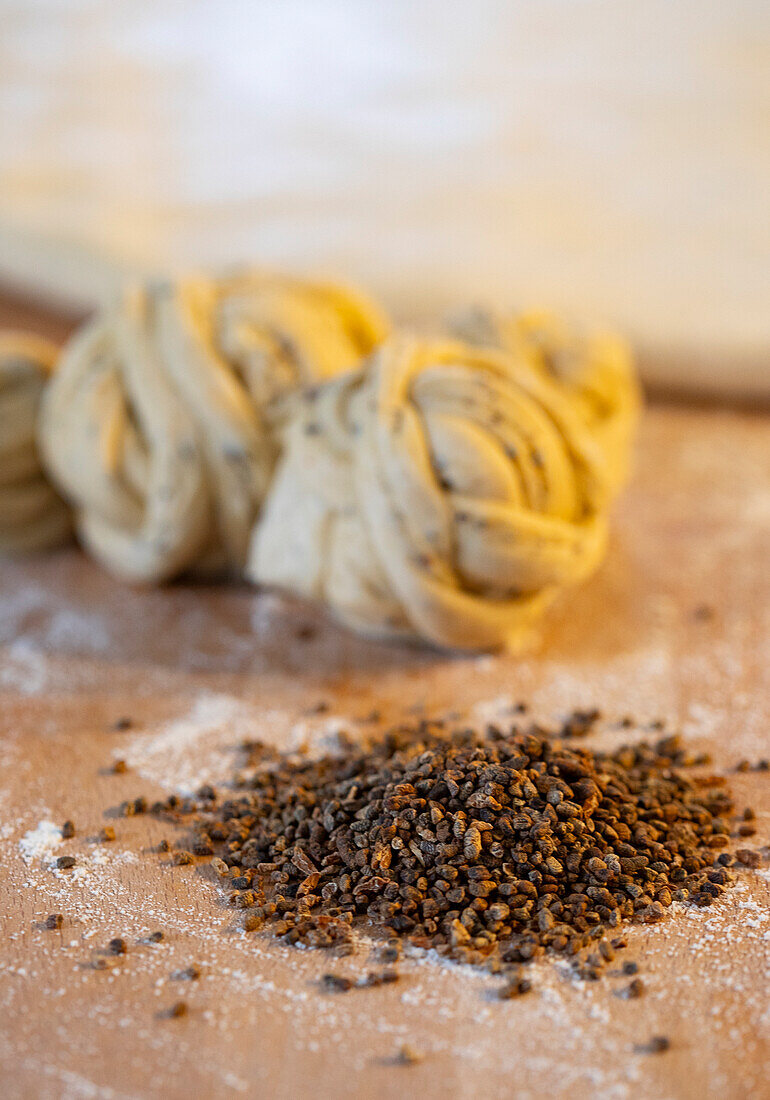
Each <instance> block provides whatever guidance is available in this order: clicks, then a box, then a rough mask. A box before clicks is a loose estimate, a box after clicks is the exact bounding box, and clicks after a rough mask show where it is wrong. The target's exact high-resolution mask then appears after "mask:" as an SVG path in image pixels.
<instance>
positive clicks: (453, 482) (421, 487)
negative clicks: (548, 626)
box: [248, 336, 629, 649]
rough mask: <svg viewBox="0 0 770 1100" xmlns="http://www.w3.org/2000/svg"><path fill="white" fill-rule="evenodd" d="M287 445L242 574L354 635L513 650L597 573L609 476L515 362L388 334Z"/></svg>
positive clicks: (569, 420)
mask: <svg viewBox="0 0 770 1100" xmlns="http://www.w3.org/2000/svg"><path fill="white" fill-rule="evenodd" d="M628 444H629V439H626V448H627V447H628ZM284 445H285V449H284V454H283V457H282V458H281V461H280V463H279V466H278V469H277V471H276V474H275V477H274V480H273V485H272V488H271V491H270V494H269V496H268V498H267V500H266V502H265V506H264V508H263V512H262V517H261V519H260V522H259V524H258V525H257V527H256V529H255V532H254V539H253V542H252V547H251V554H250V560H249V567H248V574H249V576H250V577H251V579H253V580H254V581H257V582H261V583H268V584H275V585H279V586H281V587H284V588H287V589H290V590H292V591H294V592H298V593H300V594H303V595H309V596H313V597H315V598H317V599H320V600H323V601H325V602H326V603H327V604H328V605H330V607H331V608H332V609H333V610H334V612H335V613H336V614H337V615H338V616H339V617H340V618H341V619H342V620H343V621H344V622H345V623H347V624H349V625H351V626H353V627H354V628H356V629H358V630H362V631H364V632H367V633H371V634H377V635H396V636H398V635H406V636H419V637H422V638H426V639H428V640H430V641H432V642H434V643H437V644H440V645H444V646H452V647H460V648H481V649H486V648H492V647H496V646H499V645H502V644H504V643H510V642H515V641H517V640H518V639H520V638H521V637H522V636H523V635H525V634H526V632H527V630H528V629H529V627H530V625H531V624H532V622H533V621H534V619H535V618H536V617H537V616H538V615H539V614H540V612H541V611H542V609H543V608H544V606H545V605H546V604H547V603H548V602H549V601H550V600H551V599H552V598H553V596H554V595H555V594H556V593H557V592H558V591H559V589H560V588H561V587H562V586H564V585H568V584H573V583H575V582H577V581H580V580H582V579H583V578H585V577H586V576H587V575H588V574H590V573H591V572H592V571H593V570H594V569H595V568H596V566H597V564H598V563H599V561H600V560H601V557H602V554H603V551H604V546H605V539H606V529H607V519H606V512H607V507H608V504H609V502H610V499H611V497H612V495H613V492H614V490H615V487H616V483H617V477H616V471H615V469H614V468H611V467H610V466H609V465H608V462H607V456H606V454H605V451H604V447H603V444H602V442H601V441H600V440H599V439H598V438H597V437H596V435H595V434H594V433H593V431H592V430H591V426H590V425H589V424H588V423H587V421H586V417H585V416H584V415H583V414H582V409H581V407H580V406H579V405H578V404H576V402H575V401H574V400H572V398H571V397H570V395H569V393H568V392H567V390H566V389H565V387H563V386H561V385H559V384H557V383H556V382H554V381H553V380H552V379H550V378H549V377H547V374H546V372H544V371H539V370H538V369H537V368H536V367H535V366H534V365H533V364H532V362H531V361H529V360H527V359H525V358H523V357H522V356H516V355H513V354H510V353H508V354H504V353H502V352H497V351H493V350H490V349H481V348H475V347H472V346H470V345H467V344H463V343H460V342H453V341H444V342H431V341H426V340H421V339H418V338H416V337H408V336H398V337H394V338H392V339H391V340H389V341H388V342H387V343H385V344H384V345H383V346H382V347H381V348H380V349H379V350H378V351H377V352H376V353H375V354H374V355H373V356H372V357H371V358H370V359H369V361H368V363H367V364H366V365H365V366H364V367H362V368H361V369H359V370H358V371H356V372H353V373H351V374H350V375H348V376H346V377H343V378H340V379H338V380H335V381H332V382H330V383H327V385H326V386H324V387H322V388H320V389H318V390H316V391H315V392H311V393H307V394H305V395H304V399H303V401H302V403H301V406H300V407H298V408H297V410H296V412H295V415H294V417H293V419H292V420H291V421H290V422H289V423H288V425H287V427H286V430H285V436H284Z"/></svg>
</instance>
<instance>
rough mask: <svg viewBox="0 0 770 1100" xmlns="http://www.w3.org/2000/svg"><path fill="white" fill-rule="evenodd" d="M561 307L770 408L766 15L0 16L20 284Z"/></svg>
mask: <svg viewBox="0 0 770 1100" xmlns="http://www.w3.org/2000/svg"><path fill="white" fill-rule="evenodd" d="M243 262H248V263H256V264H260V265H262V264H264V265H269V266H276V267H280V268H288V269H296V270H299V271H303V272H308V273H317V272H322V273H325V274H333V275H336V276H342V277H344V278H347V279H350V280H354V281H360V282H362V283H363V284H364V285H365V286H366V287H367V288H368V289H369V290H370V291H372V292H373V293H375V294H379V295H380V296H381V297H382V298H383V299H384V301H385V303H386V305H387V306H388V307H389V308H390V309H391V310H392V311H393V312H394V313H395V314H396V316H400V317H402V318H404V319H411V318H413V317H421V318H422V317H428V316H430V317H437V316H440V315H441V314H442V313H443V312H444V311H446V310H450V309H452V308H454V307H456V306H458V305H460V304H466V303H468V302H479V303H491V304H495V305H497V306H502V307H506V308H510V307H527V306H531V305H542V304H544V305H552V306H555V307H557V308H560V309H563V310H566V311H568V312H573V313H576V314H578V315H587V316H589V317H597V318H598V317H600V318H602V319H606V320H608V321H610V322H612V323H613V324H615V325H617V326H619V327H620V328H621V329H622V330H624V331H625V332H626V333H627V334H628V335H629V336H630V337H631V339H632V340H633V341H634V343H635V345H636V347H637V349H638V352H639V355H640V358H641V362H642V366H643V371H644V374H645V378H646V379H647V381H648V382H651V383H652V384H653V385H656V386H658V387H659V388H660V387H662V388H666V389H671V390H678V391H686V392H688V393H690V394H700V393H712V394H713V393H722V394H729V395H738V396H743V397H746V396H748V397H750V398H760V397H763V396H764V397H765V398H767V397H768V396H770V3H768V0H731V2H729V3H727V2H725V0H647V2H645V3H643V4H640V3H630V2H628V3H627V2H624V0H611V2H610V0H607V2H602V0H441V2H437V0H386V2H383V0H217V2H216V3H214V2H212V0H109V2H105V0H0V280H1V281H2V283H3V284H4V285H5V287H6V288H11V289H12V290H13V292H14V293H18V292H22V293H24V294H26V295H31V296H33V297H36V298H41V299H45V298H48V299H50V300H52V301H56V302H58V303H60V304H64V305H67V306H72V307H73V308H83V307H90V306H91V305H93V304H94V303H95V302H97V301H98V300H99V299H100V298H103V297H104V296H105V295H106V294H109V293H111V292H112V291H113V290H114V288H115V286H116V285H117V284H118V283H119V281H120V280H121V279H122V278H123V277H124V276H125V275H126V274H127V273H142V274H144V273H150V274H155V273H161V274H162V273H167V272H170V271H175V270H179V269H185V268H189V267H191V266H192V267H197V266H205V267H217V268H221V267H229V266H231V265H233V264H238V263H243Z"/></svg>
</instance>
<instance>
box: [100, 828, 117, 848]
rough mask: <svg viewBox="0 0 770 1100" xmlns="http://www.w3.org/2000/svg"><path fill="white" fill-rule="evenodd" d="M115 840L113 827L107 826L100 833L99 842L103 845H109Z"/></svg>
mask: <svg viewBox="0 0 770 1100" xmlns="http://www.w3.org/2000/svg"><path fill="white" fill-rule="evenodd" d="M114 839H115V830H114V828H113V827H112V825H105V826H103V828H102V829H101V830H100V832H99V840H100V841H101V842H102V843H103V844H109V843H111V842H112V841H113V840H114Z"/></svg>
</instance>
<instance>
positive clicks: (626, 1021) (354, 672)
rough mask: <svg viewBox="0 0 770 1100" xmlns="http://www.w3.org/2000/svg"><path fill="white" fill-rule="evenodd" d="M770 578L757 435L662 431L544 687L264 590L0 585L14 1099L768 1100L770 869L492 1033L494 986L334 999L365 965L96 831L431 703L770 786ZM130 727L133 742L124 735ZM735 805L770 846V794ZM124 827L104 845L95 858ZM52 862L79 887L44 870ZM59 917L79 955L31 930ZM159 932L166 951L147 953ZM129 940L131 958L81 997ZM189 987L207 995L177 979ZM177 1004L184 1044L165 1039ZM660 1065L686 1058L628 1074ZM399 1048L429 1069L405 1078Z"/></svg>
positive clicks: (447, 976)
mask: <svg viewBox="0 0 770 1100" xmlns="http://www.w3.org/2000/svg"><path fill="white" fill-rule="evenodd" d="M768 561H770V420H769V419H768V418H763V417H760V416H754V417H752V416H750V415H745V414H739V413H727V412H725V413H720V412H717V411H688V410H686V409H681V408H680V409H671V408H665V407H657V408H653V409H651V410H650V411H649V412H648V414H647V416H646V419H645V422H644V426H643V432H642V440H641V446H640V454H639V461H638V473H637V477H636V479H635V481H634V484H633V486H632V488H631V490H630V491H629V493H628V494H627V495H626V497H625V498H624V499H623V501H622V503H621V505H620V507H619V508H618V511H617V521H616V525H615V535H614V539H613V545H612V548H611V553H610V556H609V558H608V560H607V562H606V564H605V566H604V567H603V568H602V570H601V572H600V573H599V575H598V576H597V577H595V578H594V580H593V581H592V582H591V583H589V584H587V585H586V586H584V587H583V588H582V589H580V590H579V591H578V592H576V593H574V594H573V596H572V598H571V599H569V600H568V601H565V602H564V603H563V604H562V605H561V606H560V607H558V608H557V609H556V610H555V611H554V613H553V614H552V615H551V617H550V618H549V620H548V622H547V624H546V626H545V628H544V630H543V633H542V637H541V638H540V639H539V640H538V641H537V643H536V645H535V647H534V649H533V651H532V652H531V653H530V654H528V655H527V656H526V657H519V658H514V657H510V656H508V657H480V658H451V657H447V656H444V655H438V654H435V653H430V652H426V651H423V650H419V649H407V648H399V647H394V646H383V645H375V644H372V643H367V642H364V641H362V640H360V639H358V638H354V637H351V636H350V635H347V634H345V633H344V632H342V631H341V630H339V629H338V628H336V627H335V626H333V625H331V624H329V623H326V622H324V621H323V620H322V618H321V617H320V616H318V615H316V614H315V613H313V612H311V611H309V610H308V609H307V608H304V607H301V606H299V605H298V604H296V603H288V602H285V601H283V600H282V599H280V598H278V597H276V596H274V595H271V594H269V593H262V594H258V593H255V592H253V591H251V590H249V589H246V588H232V587H231V588H224V587H222V588H215V587H205V586H182V585H180V586H175V587H171V588H167V589H164V590H158V591H149V592H137V591H132V590H130V589H127V588H125V587H122V586H120V585H118V584H117V583H115V582H114V581H112V580H111V579H110V578H108V577H107V576H105V575H104V574H103V573H101V572H100V571H99V570H98V568H97V567H96V566H94V565H92V564H90V563H89V562H87V561H86V560H85V559H83V558H82V556H81V555H80V554H79V552H78V551H76V550H74V549H72V550H68V551H63V552H61V553H59V554H56V555H53V556H51V557H47V558H39V559H34V560H33V559H30V560H26V561H20V562H13V563H8V562H6V563H3V564H2V565H0V876H2V892H1V893H0V1019H1V1020H2V1026H1V1027H0V1073H2V1080H3V1089H2V1095H3V1096H4V1097H13V1098H15V1097H78V1098H79V1097H94V1098H101V1097H105V1098H120V1100H123V1098H127V1097H142V1098H143V1097H163V1098H164V1100H175V1098H177V1097H179V1098H183V1097H206V1098H207V1097H230V1096H234V1097H237V1096H245V1097H270V1098H272V1097H281V1098H283V1097H286V1098H289V1097H305V1096H322V1097H351V1098H353V1097H396V1096H401V1095H409V1096H411V1095H420V1096H422V1097H425V1098H426V1100H428V1098H433V1097H437V1098H438V1097H441V1098H446V1097H461V1098H471V1097H477V1096H489V1097H509V1096H516V1097H531V1098H535V1097H540V1096H544V1095H548V1096H554V1097H559V1096H567V1095H569V1096H573V1097H589V1096H591V1097H593V1096H601V1097H603V1098H622V1097H628V1098H634V1100H636V1098H650V1100H652V1098H666V1097H672V1098H674V1097H676V1098H679V1097H682V1098H684V1097H694V1098H695V1097H697V1098H702V1097H719V1098H720V1100H729V1098H736V1100H737V1098H743V1097H747V1096H751V1097H755V1098H758V1097H762V1096H766V1095H769V1094H770V1093H769V1092H768V1081H767V1066H768V1064H769V1063H770V997H769V996H768V989H769V988H770V875H769V874H768V861H767V860H765V862H764V864H763V869H762V870H760V871H759V872H744V873H743V874H742V875H741V881H740V884H739V888H738V889H736V890H735V891H732V892H730V893H729V894H728V895H726V896H725V897H724V898H723V899H722V900H720V901H719V902H718V903H717V904H716V905H715V906H714V907H713V908H711V909H709V910H691V909H683V908H681V907H679V908H677V909H676V910H675V911H674V912H673V914H672V918H671V920H670V921H667V922H666V923H665V924H664V925H662V926H658V927H655V928H633V929H631V930H630V931H629V933H628V938H629V942H630V947H629V950H628V952H626V954H625V957H627V958H634V959H637V960H638V961H639V963H640V966H641V974H642V976H643V978H644V980H645V983H646V987H647V992H646V994H645V995H644V996H643V997H642V998H641V999H639V1000H636V1001H632V1000H626V999H624V998H623V997H622V996H620V995H619V993H620V991H621V990H622V989H623V988H624V986H625V985H626V984H627V982H628V979H626V978H623V977H621V976H619V975H614V976H610V977H609V978H607V979H606V980H603V981H601V982H599V983H594V984H589V983H583V984H575V983H573V982H572V981H571V980H570V979H569V978H568V977H567V976H566V975H565V974H564V973H563V972H562V971H560V970H559V969H558V968H557V966H556V965H555V964H553V963H551V962H544V963H539V964H538V965H537V966H536V967H535V968H534V970H533V984H534V991H533V992H532V993H530V994H529V995H528V996H526V997H523V998H521V999H519V1000H517V1001H512V1002H504V1003H503V1002H499V1001H496V1000H495V999H494V995H493V994H494V989H495V987H496V984H497V983H496V981H495V980H494V979H491V978H489V977H485V976H477V975H476V974H473V973H469V972H467V971H465V970H463V969H461V968H452V967H447V966H444V965H440V964H439V963H437V962H436V961H435V960H432V959H425V958H417V957H415V958H413V959H408V960H407V961H406V962H405V963H404V964H403V965H402V966H401V973H402V977H401V980H400V982H399V983H397V984H396V985H394V986H390V987H384V988H380V989H374V990H353V991H350V992H348V993H346V994H338V995H328V994H324V993H321V992H320V991H319V989H318V988H317V980H318V978H319V977H320V975H321V974H323V973H324V972H325V971H328V970H333V971H335V972H338V973H344V974H347V975H356V974H358V973H360V972H362V971H363V970H364V969H365V968H366V965H367V960H368V958H369V949H368V947H367V945H366V943H362V945H361V947H360V950H359V952H358V954H357V955H356V956H354V957H352V958H347V959H341V960H334V959H329V958H328V957H325V956H324V955H323V954H321V953H311V952H303V951H298V950H292V949H289V948H284V947H281V946H279V945H276V944H275V943H273V942H271V941H270V940H268V939H265V938H262V937H260V936H253V935H251V936H246V935H244V934H243V933H241V932H239V931H237V926H236V920H235V915H234V913H233V911H232V910H229V909H228V908H227V907H226V906H225V905H224V904H223V901H222V899H221V897H220V896H219V894H218V892H217V887H216V884H215V883H214V882H212V881H211V879H210V877H209V876H208V875H207V873H206V872H205V871H204V870H203V869H196V868H190V867H173V866H171V865H170V863H169V857H168V856H166V855H162V854H159V853H157V852H155V851H153V850H152V849H153V847H154V846H155V845H156V844H157V842H158V841H159V840H160V839H161V838H163V837H167V838H168V839H169V840H171V841H172V842H173V841H174V840H175V839H176V838H175V834H174V831H173V830H171V829H170V828H169V827H167V826H164V825H163V824H162V823H160V822H157V821H155V820H153V819H150V818H148V817H144V816H140V817H133V818H127V819H126V818H120V817H118V818H115V817H111V816H110V814H111V813H112V812H114V808H115V807H116V806H117V805H118V804H119V803H120V802H121V801H122V800H123V799H126V798H130V797H135V796H136V795H138V794H145V795H147V796H148V797H150V798H152V797H157V796H160V795H161V794H162V793H163V792H168V791H169V790H171V789H173V788H174V787H175V786H180V787H184V786H188V787H190V786H193V787H194V786H195V785H196V784H197V783H200V782H202V781H203V780H204V779H208V778H209V777H213V778H214V779H223V778H225V777H226V776H227V775H228V773H229V772H230V771H231V770H232V769H233V767H234V766H235V761H236V759H237V754H236V752H235V747H236V746H237V744H238V742H239V740H240V739H242V738H243V737H244V736H246V735H255V734H256V735H261V736H263V737H267V738H271V739H274V740H277V741H279V742H281V743H283V744H294V745H296V744H298V743H300V742H302V741H303V740H307V741H309V742H310V743H311V744H316V743H318V742H320V743H323V742H324V739H325V738H326V737H328V736H329V735H331V734H333V733H334V731H335V730H336V729H338V728H340V727H348V728H351V729H352V730H354V731H355V730H369V729H371V728H373V727H372V723H371V722H367V721H364V720H363V719H365V718H367V717H368V716H369V715H370V712H371V711H372V710H373V708H377V709H379V710H381V711H382V713H383V716H384V718H385V719H386V720H387V718H389V717H390V716H392V715H401V714H402V712H403V711H404V710H406V709H407V708H409V707H410V706H413V705H415V704H423V705H425V706H426V707H427V708H428V709H429V710H440V711H445V710H461V711H467V712H468V713H469V715H470V717H471V718H472V719H473V720H476V721H483V720H487V719H489V718H492V717H495V716H497V715H500V714H504V712H505V709H506V707H507V706H508V705H509V704H510V703H511V702H512V701H515V700H518V699H524V700H527V701H528V702H529V703H530V705H531V707H532V710H533V712H534V714H535V715H536V716H537V717H539V718H542V719H543V720H548V719H551V718H555V717H557V716H558V715H560V714H563V713H564V712H566V711H567V710H570V709H572V708H574V707H576V706H591V705H596V706H598V707H600V708H601V710H602V711H603V713H604V714H605V715H606V722H605V723H604V728H603V730H602V732H601V733H600V734H599V735H598V737H597V738H596V742H597V743H600V744H614V743H617V742H618V741H619V740H620V739H621V738H636V737H639V736H642V734H643V731H639V730H636V729H632V730H629V731H621V730H619V729H618V728H617V726H616V724H615V723H616V722H617V720H618V719H619V718H621V717H622V716H623V715H625V714H631V715H633V716H634V717H635V718H637V719H639V721H640V722H642V723H643V722H646V721H651V720H654V719H656V718H658V717H662V718H664V719H665V720H666V721H667V723H668V724H670V726H671V727H673V728H681V729H682V730H683V731H684V734H685V736H686V737H687V739H688V741H689V742H690V743H692V744H693V745H694V746H697V747H698V748H703V749H708V750H709V751H710V752H712V754H713V756H714V767H715V768H718V769H720V770H727V771H729V770H730V769H732V768H733V767H734V765H735V764H736V762H737V761H738V760H739V759H741V758H742V757H748V758H749V759H751V760H756V759H757V758H759V757H760V756H769V755H770V733H769V732H768V731H769V730H770V569H769V568H768ZM704 605H705V607H706V610H703V606H704ZM699 607H700V608H701V611H700V613H698V614H696V609H697V608H699ZM308 626H310V627H311V628H312V629H311V630H309V631H308V630H307V629H306V628H307V627H308ZM308 634H310V635H311V636H310V637H307V635H308ZM320 701H324V702H326V703H327V704H328V710H327V711H326V712H325V713H322V714H315V715H310V714H309V713H308V712H309V711H310V710H311V709H312V708H314V706H315V705H316V704H317V703H318V702H320ZM122 716H128V717H130V718H131V719H132V727H131V728H130V729H128V730H126V731H124V732H115V731H113V730H110V726H111V724H112V723H113V722H114V721H115V720H116V719H118V718H120V717H122ZM653 736H654V734H653ZM115 756H121V757H123V758H124V759H125V760H126V761H127V764H128V770H127V772H126V773H125V774H123V775H115V774H111V773H110V770H109V769H110V764H111V761H112V760H113V759H114V757H115ZM731 784H732V786H733V789H734V791H735V793H736V796H737V799H738V801H739V803H740V804H741V805H743V804H745V803H746V802H749V803H751V804H752V805H753V806H754V807H755V809H756V810H757V811H758V817H759V820H758V827H759V832H758V835H757V836H756V837H755V838H752V840H751V842H750V843H751V844H752V845H753V846H755V847H761V846H762V845H766V844H767V843H768V841H769V840H770V776H768V775H767V774H764V775H763V774H759V773H756V772H750V773H747V774H738V775H734V776H732V777H731ZM67 818H70V819H72V820H73V821H74V823H75V825H76V829H77V835H76V837H75V838H74V839H73V840H68V841H60V842H59V843H58V844H57V845H55V846H54V845H53V844H52V845H51V846H50V847H49V848H48V849H47V850H46V849H45V848H44V846H40V845H38V846H37V847H36V842H37V841H40V840H41V838H42V839H44V837H45V830H46V826H44V825H41V823H44V822H46V821H50V822H52V823H53V824H54V825H60V824H61V823H62V822H63V821H64V820H65V819H67ZM108 822H112V824H113V825H114V827H115V829H116V832H117V840H116V841H115V842H114V843H112V844H99V843H97V842H96V839H95V838H96V836H97V834H98V832H99V830H100V828H101V827H102V826H103V825H104V824H105V823H108ZM48 828H49V831H50V828H51V827H48ZM65 853H66V854H72V855H74V856H75V857H76V859H77V861H78V862H77V865H76V868H75V870H74V871H69V872H66V871H57V870H55V869H52V867H51V866H50V861H51V859H53V858H55V856H57V855H59V854H65ZM54 912H59V913H62V914H63V916H64V925H63V928H62V930H61V932H59V931H46V930H44V929H42V928H41V927H40V924H39V922H40V921H41V919H44V918H45V917H46V916H47V915H48V914H49V913H54ZM159 928H160V929H163V930H164V931H165V939H164V941H163V943H161V944H156V945H150V944H146V943H140V942H138V941H139V940H140V939H141V937H143V936H145V935H146V934H147V933H148V932H151V931H153V930H155V929H159ZM113 936H123V937H125V939H126V941H127V943H128V953H127V955H126V956H125V957H123V958H120V959H112V960H110V962H109V963H108V968H107V969H104V970H99V969H95V968H94V967H93V965H92V964H93V961H94V960H95V959H97V958H99V957H102V956H101V955H100V952H102V951H103V950H104V949H105V948H106V945H107V943H108V941H109V940H110V938H111V937H113ZM191 963H195V964H196V965H198V966H199V967H200V969H201V977H200V979H199V980H198V981H196V982H182V981H178V980H174V979H173V978H172V973H173V972H174V971H175V970H177V969H179V968H182V967H184V966H187V965H189V964H191ZM182 998H183V999H184V1000H185V1001H186V1002H187V1004H188V1006H189V1013H188V1015H187V1016H186V1017H184V1018H181V1019H167V1018H165V1017H164V1015H163V1013H164V1012H165V1010H167V1009H168V1008H169V1006H170V1005H172V1004H173V1003H174V1002H175V1001H177V1000H179V999H182ZM659 1034H664V1035H667V1036H668V1037H669V1038H670V1039H671V1050H670V1051H669V1052H668V1053H665V1054H659V1055H653V1054H649V1053H643V1052H640V1051H638V1050H637V1049H636V1048H637V1046H638V1045H639V1044H643V1043H645V1042H646V1041H647V1040H648V1039H649V1038H650V1037H651V1036H652V1035H659ZM404 1042H408V1043H410V1044H411V1045H412V1046H414V1047H416V1048H419V1049H420V1050H421V1051H422V1052H423V1053H424V1055H425V1058H424V1061H423V1062H422V1063H421V1064H419V1065H416V1066H412V1067H404V1066H400V1065H396V1064H393V1061H392V1059H393V1055H394V1053H395V1052H396V1051H397V1050H398V1049H399V1047H400V1045H401V1044H402V1043H404Z"/></svg>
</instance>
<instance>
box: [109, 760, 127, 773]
mask: <svg viewBox="0 0 770 1100" xmlns="http://www.w3.org/2000/svg"><path fill="white" fill-rule="evenodd" d="M112 771H113V773H114V774H115V775H122V774H123V773H124V772H126V771H128V765H127V764H126V762H125V760H120V759H118V760H113V762H112Z"/></svg>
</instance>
